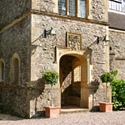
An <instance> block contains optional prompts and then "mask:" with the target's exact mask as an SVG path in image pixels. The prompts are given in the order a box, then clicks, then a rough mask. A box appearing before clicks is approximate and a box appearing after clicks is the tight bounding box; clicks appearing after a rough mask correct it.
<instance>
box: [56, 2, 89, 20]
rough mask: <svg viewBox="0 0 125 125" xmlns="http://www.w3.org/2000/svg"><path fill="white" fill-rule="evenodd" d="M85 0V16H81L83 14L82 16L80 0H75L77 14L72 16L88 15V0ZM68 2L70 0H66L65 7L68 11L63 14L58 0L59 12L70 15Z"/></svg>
mask: <svg viewBox="0 0 125 125" xmlns="http://www.w3.org/2000/svg"><path fill="white" fill-rule="evenodd" d="M84 1H85V16H84V17H81V16H80V13H79V8H80V6H79V5H80V4H79V2H80V0H75V2H76V10H75V16H72V17H79V18H86V17H87V10H88V6H87V0H84ZM68 2H69V0H65V4H66V5H65V6H64V7H65V9H66V13H65V14H63V13H60V12H59V0H58V13H59V14H61V15H68V16H70V14H69V7H68Z"/></svg>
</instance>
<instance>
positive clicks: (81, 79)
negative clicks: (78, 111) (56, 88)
mask: <svg viewBox="0 0 125 125" xmlns="http://www.w3.org/2000/svg"><path fill="white" fill-rule="evenodd" d="M87 79H88V78H87V59H86V58H85V57H84V56H83V55H79V54H65V55H63V56H62V57H61V58H60V88H61V105H62V106H66V105H72V106H77V107H83V108H88V96H89V94H88V88H87Z"/></svg>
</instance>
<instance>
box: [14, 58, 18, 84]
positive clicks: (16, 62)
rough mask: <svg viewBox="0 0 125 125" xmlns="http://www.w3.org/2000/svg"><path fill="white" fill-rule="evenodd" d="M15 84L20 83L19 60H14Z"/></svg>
mask: <svg viewBox="0 0 125 125" xmlns="http://www.w3.org/2000/svg"><path fill="white" fill-rule="evenodd" d="M13 65H14V83H18V82H19V61H18V59H17V58H15V59H14V63H13Z"/></svg>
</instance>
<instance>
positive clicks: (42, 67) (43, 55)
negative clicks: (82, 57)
mask: <svg viewBox="0 0 125 125" xmlns="http://www.w3.org/2000/svg"><path fill="white" fill-rule="evenodd" d="M51 27H52V28H53V29H54V30H55V32H56V35H48V36H47V38H44V29H46V30H50V29H51ZM67 32H73V33H78V34H81V35H82V49H86V48H87V47H90V48H91V49H92V50H93V53H92V65H93V69H92V74H91V75H92V78H93V81H91V82H90V83H89V86H91V87H92V88H93V89H92V95H93V96H94V97H93V98H94V104H93V106H94V105H98V101H100V100H104V98H105V89H104V88H105V87H104V86H103V85H102V84H101V82H100V78H99V77H100V75H101V74H102V73H103V72H104V71H108V67H106V63H108V62H106V58H107V53H105V52H104V51H105V49H106V48H105V46H104V44H103V42H100V43H99V44H97V43H96V39H97V37H95V36H102V37H103V36H104V34H106V32H107V26H103V25H98V24H92V23H85V22H80V21H75V20H69V19H64V18H56V17H49V16H43V15H35V14H32V40H31V41H32V42H31V43H32V46H34V49H33V50H32V56H31V81H38V79H39V78H42V74H43V73H44V72H45V71H46V70H48V69H49V70H50V69H54V70H56V71H58V70H59V69H58V64H56V63H54V61H55V46H60V47H62V48H66V39H67V38H66V33H67ZM107 47H108V46H107ZM99 85H100V86H101V88H100V89H99V90H98V91H96V89H97V86H99ZM58 87H59V84H58V85H57V91H58V90H59V88H58ZM90 89H91V88H90ZM59 91H60V90H59ZM48 96H49V95H47V96H45V97H46V98H45V97H44V98H41V101H42V100H46V99H47V98H49V97H48ZM58 99H59V98H57V100H58ZM44 102H45V101H44ZM41 104H42V103H41ZM44 104H47V103H46V102H45V103H44ZM59 105H60V103H59Z"/></svg>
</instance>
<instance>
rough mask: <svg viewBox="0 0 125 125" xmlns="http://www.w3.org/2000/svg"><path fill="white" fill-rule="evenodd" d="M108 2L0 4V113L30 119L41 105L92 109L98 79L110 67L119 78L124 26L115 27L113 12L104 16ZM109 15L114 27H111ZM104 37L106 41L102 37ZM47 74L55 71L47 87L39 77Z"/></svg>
mask: <svg viewBox="0 0 125 125" xmlns="http://www.w3.org/2000/svg"><path fill="white" fill-rule="evenodd" d="M109 2H112V1H108V0H11V2H10V0H0V101H1V103H2V104H3V111H4V112H8V113H10V114H14V115H19V116H22V117H29V118H31V117H34V116H38V115H41V114H42V113H43V112H44V106H47V105H48V106H50V105H54V106H60V107H62V106H63V105H76V106H78V107H81V108H87V109H89V110H98V105H99V104H98V103H99V101H104V100H105V86H104V85H103V84H102V83H101V81H100V75H101V74H102V73H103V72H105V71H109V70H113V69H115V68H116V69H118V70H119V72H120V74H119V77H122V78H124V74H125V70H124V64H125V63H124V61H125V57H124V51H125V47H124V46H123V45H124V38H125V33H124V29H125V27H123V26H121V27H120V24H121V25H122V24H123V21H120V20H118V19H119V13H114V11H115V10H114V11H109V12H108V8H109V6H108V5H109ZM115 2H116V0H114V3H115ZM116 3H121V4H122V3H124V0H123V1H122V0H120V2H118V0H117V2H116ZM110 5H111V3H110ZM110 10H112V8H110ZM116 10H117V9H116ZM112 13H113V14H112ZM120 13H121V12H120ZM122 13H124V11H123V12H122ZM115 14H116V15H118V16H117V21H119V26H118V27H117V25H116V24H117V22H115V23H116V24H115V23H113V21H114V18H115ZM110 16H111V20H110V19H108V17H110ZM120 18H122V19H123V18H124V16H123V15H120ZM109 22H110V25H109ZM121 22H122V23H121ZM124 26H125V25H124ZM108 36H109V38H110V41H107V40H106V39H105V38H106V37H108ZM47 70H55V71H57V72H58V73H59V76H60V78H59V81H58V84H56V85H55V86H53V87H51V86H49V85H46V84H45V82H44V80H43V78H42V76H43V74H44V73H45V71H47ZM108 100H109V101H111V89H110V86H109V87H108Z"/></svg>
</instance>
